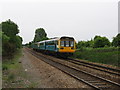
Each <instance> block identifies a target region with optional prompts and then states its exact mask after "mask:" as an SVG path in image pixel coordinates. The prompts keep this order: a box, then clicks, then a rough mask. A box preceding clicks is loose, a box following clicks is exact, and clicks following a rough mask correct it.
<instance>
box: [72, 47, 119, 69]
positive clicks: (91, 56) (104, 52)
mask: <svg viewBox="0 0 120 90" xmlns="http://www.w3.org/2000/svg"><path fill="white" fill-rule="evenodd" d="M119 56H120V48H115V47H107V48H82V49H80V50H77V51H76V52H75V53H74V55H73V58H79V59H84V60H88V61H91V62H97V63H103V64H109V65H113V66H118V67H120V59H119Z"/></svg>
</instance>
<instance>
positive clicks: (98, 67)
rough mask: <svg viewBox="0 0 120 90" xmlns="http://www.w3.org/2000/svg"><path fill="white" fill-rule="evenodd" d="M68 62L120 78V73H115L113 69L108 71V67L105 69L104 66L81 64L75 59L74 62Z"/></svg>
mask: <svg viewBox="0 0 120 90" xmlns="http://www.w3.org/2000/svg"><path fill="white" fill-rule="evenodd" d="M67 61H68V62H71V63H74V64H77V65H82V66H85V67H89V68H92V69H96V70H99V71H103V72H107V73H110V74H114V75H117V76H120V72H114V71H113V70H114V69H113V68H112V69H111V68H109V69H108V67H103V66H100V65H96V64H91V63H86V62H85V63H84V62H81V61H78V60H75V59H72V60H71V59H69V60H67ZM110 70H111V71H110ZM115 70H116V69H115Z"/></svg>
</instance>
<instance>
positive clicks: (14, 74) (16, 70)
mask: <svg viewBox="0 0 120 90" xmlns="http://www.w3.org/2000/svg"><path fill="white" fill-rule="evenodd" d="M21 56H22V50H18V51H17V52H16V53H15V55H14V58H12V59H6V60H3V63H2V70H3V75H2V85H3V88H35V87H36V86H37V83H36V82H33V81H30V80H29V76H28V75H27V72H25V71H24V69H23V67H22V64H21V63H20V61H19V59H20V57H21Z"/></svg>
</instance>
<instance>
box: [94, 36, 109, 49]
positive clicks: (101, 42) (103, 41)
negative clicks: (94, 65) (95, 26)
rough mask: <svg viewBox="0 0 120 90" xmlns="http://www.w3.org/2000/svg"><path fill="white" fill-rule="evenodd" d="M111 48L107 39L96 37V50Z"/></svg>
mask: <svg viewBox="0 0 120 90" xmlns="http://www.w3.org/2000/svg"><path fill="white" fill-rule="evenodd" d="M105 46H110V41H109V40H108V39H107V38H106V37H101V36H95V37H94V46H93V47H94V48H100V47H105Z"/></svg>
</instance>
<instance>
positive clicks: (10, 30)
mask: <svg viewBox="0 0 120 90" xmlns="http://www.w3.org/2000/svg"><path fill="white" fill-rule="evenodd" d="M2 31H3V32H4V34H5V35H7V36H8V37H13V36H15V35H16V34H18V33H19V29H18V26H17V24H15V23H14V22H13V21H11V20H10V19H9V20H8V21H5V22H2Z"/></svg>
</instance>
